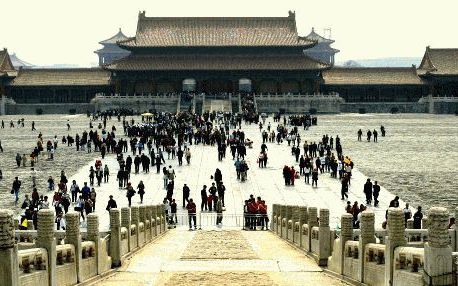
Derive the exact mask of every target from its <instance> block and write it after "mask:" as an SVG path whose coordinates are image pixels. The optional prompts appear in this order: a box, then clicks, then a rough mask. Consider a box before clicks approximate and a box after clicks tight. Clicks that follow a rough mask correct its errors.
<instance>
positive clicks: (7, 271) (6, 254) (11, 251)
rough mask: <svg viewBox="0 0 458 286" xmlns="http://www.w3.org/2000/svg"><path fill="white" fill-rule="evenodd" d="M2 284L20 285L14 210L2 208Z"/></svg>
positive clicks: (0, 223)
mask: <svg viewBox="0 0 458 286" xmlns="http://www.w3.org/2000/svg"><path fill="white" fill-rule="evenodd" d="M0 226H1V227H0V286H18V285H19V263H18V247H17V244H16V243H15V238H14V228H15V223H14V219H13V212H11V211H8V210H0Z"/></svg>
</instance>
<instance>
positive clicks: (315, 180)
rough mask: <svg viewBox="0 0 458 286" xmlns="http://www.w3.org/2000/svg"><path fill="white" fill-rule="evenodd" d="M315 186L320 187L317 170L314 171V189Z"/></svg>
mask: <svg viewBox="0 0 458 286" xmlns="http://www.w3.org/2000/svg"><path fill="white" fill-rule="evenodd" d="M313 185H315V187H318V170H317V168H315V169H313V171H312V187H313Z"/></svg>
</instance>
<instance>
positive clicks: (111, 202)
mask: <svg viewBox="0 0 458 286" xmlns="http://www.w3.org/2000/svg"><path fill="white" fill-rule="evenodd" d="M116 208H118V204H116V201H115V200H113V196H112V195H110V199H109V200H108V204H107V207H106V208H105V209H106V210H107V211H108V212H109V211H110V210H111V209H116Z"/></svg>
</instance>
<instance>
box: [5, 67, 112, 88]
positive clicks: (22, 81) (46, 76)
mask: <svg viewBox="0 0 458 286" xmlns="http://www.w3.org/2000/svg"><path fill="white" fill-rule="evenodd" d="M109 82H110V73H109V72H107V71H105V70H102V69H99V68H93V69H92V68H91V69H89V68H86V69H23V70H20V71H19V73H18V76H17V77H16V78H15V79H14V80H13V81H12V82H11V83H10V85H11V86H103V85H108V84H109Z"/></svg>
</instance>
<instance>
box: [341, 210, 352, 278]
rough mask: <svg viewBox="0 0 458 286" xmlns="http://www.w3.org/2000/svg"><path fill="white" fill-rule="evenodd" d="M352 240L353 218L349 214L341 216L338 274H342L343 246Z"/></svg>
mask: <svg viewBox="0 0 458 286" xmlns="http://www.w3.org/2000/svg"><path fill="white" fill-rule="evenodd" d="M351 240H353V216H352V215H351V214H349V213H346V214H343V215H342V217H341V218H340V249H339V251H340V260H339V261H340V265H339V266H340V272H339V274H341V275H343V274H344V257H345V244H346V243H347V241H351Z"/></svg>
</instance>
